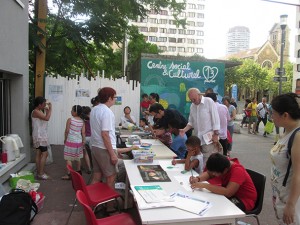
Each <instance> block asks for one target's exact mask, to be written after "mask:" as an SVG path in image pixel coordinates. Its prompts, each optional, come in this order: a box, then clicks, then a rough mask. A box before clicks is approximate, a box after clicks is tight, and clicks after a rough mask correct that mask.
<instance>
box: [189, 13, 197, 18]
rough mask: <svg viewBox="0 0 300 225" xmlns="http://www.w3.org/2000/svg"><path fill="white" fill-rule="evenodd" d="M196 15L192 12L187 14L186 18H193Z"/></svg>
mask: <svg viewBox="0 0 300 225" xmlns="http://www.w3.org/2000/svg"><path fill="white" fill-rule="evenodd" d="M195 15H196V13H194V12H188V17H191V18H194V17H195Z"/></svg>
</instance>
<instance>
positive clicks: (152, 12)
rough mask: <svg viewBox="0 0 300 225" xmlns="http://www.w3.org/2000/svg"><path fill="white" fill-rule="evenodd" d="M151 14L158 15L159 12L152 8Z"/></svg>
mask: <svg viewBox="0 0 300 225" xmlns="http://www.w3.org/2000/svg"><path fill="white" fill-rule="evenodd" d="M149 14H153V15H156V14H157V12H156V11H155V10H154V9H151V10H150V12H149Z"/></svg>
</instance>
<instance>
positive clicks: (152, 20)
mask: <svg viewBox="0 0 300 225" xmlns="http://www.w3.org/2000/svg"><path fill="white" fill-rule="evenodd" d="M149 22H150V23H157V19H156V18H149Z"/></svg>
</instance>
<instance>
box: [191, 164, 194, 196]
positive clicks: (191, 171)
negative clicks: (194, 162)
mask: <svg viewBox="0 0 300 225" xmlns="http://www.w3.org/2000/svg"><path fill="white" fill-rule="evenodd" d="M191 174H192V179H193V177H194V175H193V169H191ZM192 190H193V192H194V188H192Z"/></svg>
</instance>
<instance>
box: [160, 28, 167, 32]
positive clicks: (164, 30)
mask: <svg viewBox="0 0 300 225" xmlns="http://www.w3.org/2000/svg"><path fill="white" fill-rule="evenodd" d="M159 32H160V33H167V28H159Z"/></svg>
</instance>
